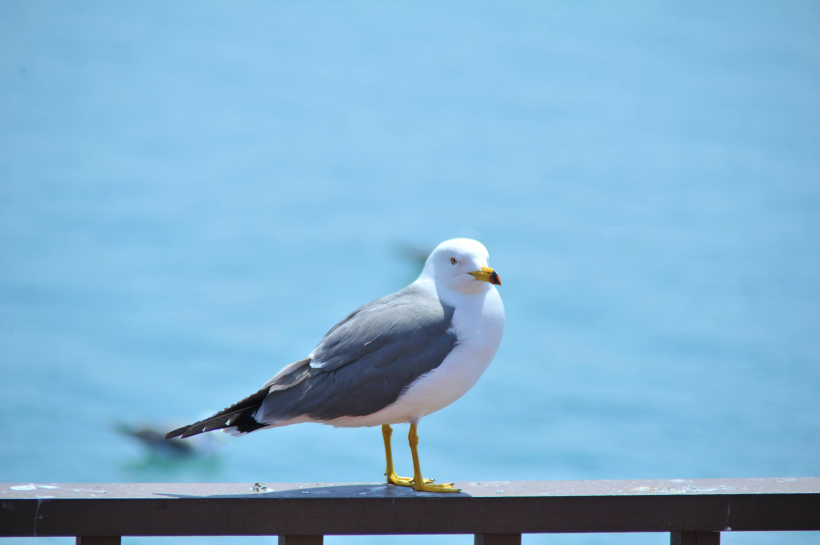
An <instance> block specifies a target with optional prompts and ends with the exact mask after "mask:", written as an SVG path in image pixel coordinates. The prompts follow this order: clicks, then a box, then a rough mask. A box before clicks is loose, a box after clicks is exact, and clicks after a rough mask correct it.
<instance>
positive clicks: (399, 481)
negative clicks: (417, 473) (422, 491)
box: [385, 473, 435, 486]
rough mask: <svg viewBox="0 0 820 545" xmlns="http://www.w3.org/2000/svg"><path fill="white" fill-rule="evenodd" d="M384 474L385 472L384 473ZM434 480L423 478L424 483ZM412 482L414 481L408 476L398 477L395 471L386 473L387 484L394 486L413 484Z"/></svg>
mask: <svg viewBox="0 0 820 545" xmlns="http://www.w3.org/2000/svg"><path fill="white" fill-rule="evenodd" d="M385 475H387V474H386V473H385ZM434 481H435V479H424V484H430V483H432V482H434ZM414 482H415V481H413V479H412V478H410V477H399V476H398V475H396V474H395V473H393V474H392V475H387V484H394V485H396V486H413V483H414Z"/></svg>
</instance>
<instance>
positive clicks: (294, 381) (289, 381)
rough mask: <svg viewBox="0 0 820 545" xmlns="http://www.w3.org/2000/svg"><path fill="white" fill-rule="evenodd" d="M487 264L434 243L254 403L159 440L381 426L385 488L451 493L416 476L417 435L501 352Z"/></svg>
mask: <svg viewBox="0 0 820 545" xmlns="http://www.w3.org/2000/svg"><path fill="white" fill-rule="evenodd" d="M488 260H489V254H488V253H487V249H486V248H485V247H484V246H483V245H482V244H481V243H480V242H478V241H475V240H471V239H464V238H457V239H452V240H447V241H445V242H442V243H441V244H439V245H438V246H437V247H436V249H435V250H433V252H432V253H431V254H430V256H429V257H428V258H427V261H426V262H425V264H424V269H423V270H422V272H421V275H420V276H419V277H418V279H417V280H416V281H415V282H413V283H412V284H410V285H409V286H407V287H406V288H404V289H402V290H400V291H398V292H396V293H393V294H391V295H387V296H385V297H382V298H380V299H376V300H375V301H371V302H369V303H367V304H364V305H362V306H360V307H359V308H357V309H356V310H354V311H353V312H351V313H350V314H348V315H347V316H346V317H345V318H344V319H343V320H342V321H340V322H339V323H338V324H336V325H335V326H333V328H332V329H331V330H330V331H328V332H327V334H326V335H325V336H324V337H323V338H322V340H321V341H319V344H318V345H317V346H316V348H314V349H313V352H311V353H310V355H309V356H308V357H306V358H304V359H301V360H299V361H297V362H294V363H291V364H290V365H286V366H285V367H284V368H282V370H281V371H279V372H278V373H276V375H274V377H273V378H272V379H270V380H269V381H268V382H266V383H265V385H264V386H262V389H260V390H259V391H258V392H256V393H255V394H253V395H251V396H249V397H247V398H245V399H243V400H242V401H240V402H238V403H236V404H234V405H231V406H230V407H228V408H227V409H225V410H224V411H220V412H218V413H216V414H215V415H213V416H211V417H209V418H206V419H205V420H200V421H199V422H196V423H194V424H191V425H188V426H184V427H182V428H179V429H176V430H173V431H171V432H169V433H167V434H166V435H165V438H166V439H171V438H174V437H181V438H183V439H184V438H186V437H191V436H193V435H198V434H200V433H203V432H209V431H213V430H222V431H224V432H227V433H230V434H232V435H245V434H248V433H251V432H254V431H257V430H261V429H267V428H278V427H281V426H290V425H292V424H300V423H303V422H315V423H320V424H328V425H331V426H335V427H340V428H358V427H374V426H381V427H382V437H383V439H384V451H385V458H386V461H387V470H386V471H385V475H386V477H387V483H388V484H391V485H396V486H408V487H412V488H413V489H414V490H416V491H419V492H459V489H457V488H454V486H453V485H452V484H434V483H433V479H425V478H423V477H422V474H421V466H420V464H419V455H418V443H419V438H418V431H417V429H418V425H419V421H420V420H421V419H422V418H424V417H425V416H427V415H428V414H431V413H434V412H436V411H438V410H440V409H443V408H444V407H446V406H448V405H450V404H451V403H453V402H454V401H456V400H457V399H459V398H460V397H461V396H463V395H464V394H465V393H467V391H468V390H469V389H470V388H472V387H473V386H474V385H475V383H476V382H477V381H478V379H479V378H480V377H481V375H482V374H483V373H484V371H486V370H487V367H489V365H490V363H491V362H492V360H493V358H494V357H495V354H496V351H497V350H498V346H499V344H500V343H501V337H502V336H503V334H504V305H503V303H502V302H501V296H500V295H499V293H498V290H497V288H496V286H500V285H501V279H500V278H499V276H498V273H496V272H495V271H494V270H493V269H491V268H490V267H489V265H488ZM406 423H409V424H410V433H409V435H408V441H409V443H410V452H411V454H412V457H413V477H412V478H411V477H399V476H397V475H396V472H395V469H394V467H393V455H392V450H391V435H392V433H393V430H392V428H391V427H390V426H391V425H392V424H406Z"/></svg>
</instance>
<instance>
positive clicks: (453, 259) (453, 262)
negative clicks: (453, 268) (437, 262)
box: [450, 257, 458, 265]
mask: <svg viewBox="0 0 820 545" xmlns="http://www.w3.org/2000/svg"><path fill="white" fill-rule="evenodd" d="M450 263H452V264H453V265H455V264H456V263H458V261H456V258H454V257H451V258H450Z"/></svg>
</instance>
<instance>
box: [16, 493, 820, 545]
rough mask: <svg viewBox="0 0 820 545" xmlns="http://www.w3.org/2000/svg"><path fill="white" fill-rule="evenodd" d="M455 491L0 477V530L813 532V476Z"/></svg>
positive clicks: (84, 542)
mask: <svg viewBox="0 0 820 545" xmlns="http://www.w3.org/2000/svg"><path fill="white" fill-rule="evenodd" d="M456 485H457V486H458V487H460V488H461V489H462V493H460V494H431V493H418V492H414V491H413V490H412V489H408V488H403V487H397V486H388V485H385V484H270V483H268V484H267V486H265V485H256V486H255V485H253V484H119V483H109V484H53V483H52V484H37V483H34V484H27V483H10V484H2V485H0V536H4V537H5V536H29V537H31V536H77V543H78V544H81V545H116V544H119V542H120V536H206V535H207V536H250V535H278V536H279V543H280V545H285V544H286V545H320V544H321V543H322V536H323V535H366V534H475V542H476V544H481V545H512V544H519V543H521V534H522V533H581V532H668V533H670V534H671V542H672V543H673V544H681V545H689V544H691V545H694V544H697V545H711V544H717V543H719V542H720V532H730V531H731V532H738V531H741V532H745V531H781V530H820V478H798V479H785V478H784V479H692V480H688V479H687V480H684V479H676V480H664V481H660V480H646V481H534V482H472V483H456Z"/></svg>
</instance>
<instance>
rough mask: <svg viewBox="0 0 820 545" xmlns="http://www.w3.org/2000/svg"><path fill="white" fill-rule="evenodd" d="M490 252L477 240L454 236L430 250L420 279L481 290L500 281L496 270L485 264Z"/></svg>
mask: <svg viewBox="0 0 820 545" xmlns="http://www.w3.org/2000/svg"><path fill="white" fill-rule="evenodd" d="M489 258H490V254H488V253H487V248H485V247H484V245H483V244H481V243H480V242H478V241H477V240H471V239H469V238H454V239H452V240H446V241H444V242H442V243H441V244H439V245H438V247H437V248H436V249H435V250H433V253H431V254H430V257H428V258H427V262H426V263H425V264H424V270H423V271H422V273H421V276H420V277H419V279H422V280H426V279H429V280H433V281H434V282H435V283H436V286H440V287H445V288H448V289H451V290H453V291H456V292H459V293H466V294H469V293H482V292H485V291H487V290H490V289H492V286H491V284H495V285H497V286H500V285H501V279H500V278H499V277H498V273H496V272H495V271H494V270H492V269H491V268H490V267H489V266H488V260H489Z"/></svg>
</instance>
